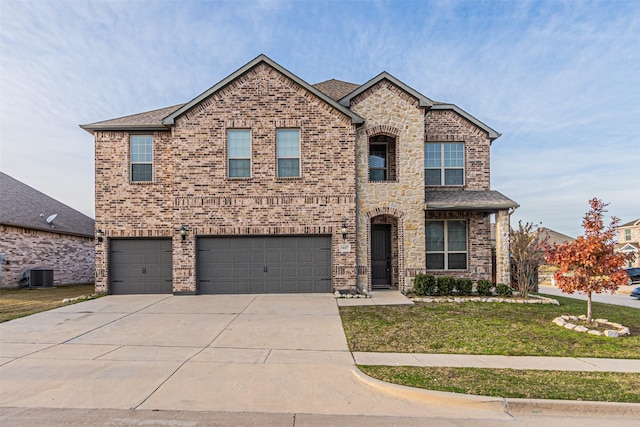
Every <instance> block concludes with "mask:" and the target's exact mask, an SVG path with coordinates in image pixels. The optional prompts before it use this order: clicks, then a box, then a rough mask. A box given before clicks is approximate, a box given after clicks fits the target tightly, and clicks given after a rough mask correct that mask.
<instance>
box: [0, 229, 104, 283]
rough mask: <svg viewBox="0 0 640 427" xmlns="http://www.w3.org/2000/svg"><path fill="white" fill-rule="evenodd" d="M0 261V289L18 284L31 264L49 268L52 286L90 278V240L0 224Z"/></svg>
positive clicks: (91, 243) (92, 254) (89, 280)
mask: <svg viewBox="0 0 640 427" xmlns="http://www.w3.org/2000/svg"><path fill="white" fill-rule="evenodd" d="M0 247H1V248H2V252H3V255H4V257H5V260H6V261H8V263H6V262H5V263H3V264H2V265H1V266H0V268H2V274H1V275H0V276H1V278H2V280H1V281H0V288H16V287H18V286H19V282H20V279H21V278H22V272H23V271H25V270H27V269H29V268H35V267H48V268H52V269H53V281H54V285H74V284H85V283H93V281H94V239H93V237H81V236H74V235H68V234H62V233H56V232H49V231H43V230H33V229H29V228H23V227H15V226H11V225H0Z"/></svg>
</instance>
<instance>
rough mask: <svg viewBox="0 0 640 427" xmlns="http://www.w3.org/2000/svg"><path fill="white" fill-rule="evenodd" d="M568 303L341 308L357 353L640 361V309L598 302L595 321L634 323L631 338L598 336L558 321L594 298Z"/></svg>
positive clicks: (562, 300) (579, 311)
mask: <svg viewBox="0 0 640 427" xmlns="http://www.w3.org/2000/svg"><path fill="white" fill-rule="evenodd" d="M556 299H557V300H558V301H559V302H560V305H559V306H557V305H543V304H507V303H479V302H477V303H476V302H471V303H416V305H415V306H413V307H412V306H355V307H340V315H341V317H342V324H343V326H344V330H345V334H346V336H347V341H348V343H349V347H350V349H351V351H365V352H366V351H372V352H397V353H452V354H498V355H508V356H564V357H603V358H624V359H640V310H638V309H637V308H631V307H621V306H615V305H610V304H601V303H593V313H594V317H595V318H606V319H609V320H610V321H615V322H619V323H621V324H623V325H625V326H629V328H630V330H631V335H630V336H625V337H619V338H606V337H597V336H593V335H589V334H583V333H577V332H574V331H570V330H567V329H564V328H561V327H559V326H556V325H554V324H552V323H551V321H552V320H553V319H554V318H555V317H557V316H560V315H562V314H569V315H580V314H584V313H585V312H586V302H584V301H579V300H575V299H571V298H562V297H557V298H556Z"/></svg>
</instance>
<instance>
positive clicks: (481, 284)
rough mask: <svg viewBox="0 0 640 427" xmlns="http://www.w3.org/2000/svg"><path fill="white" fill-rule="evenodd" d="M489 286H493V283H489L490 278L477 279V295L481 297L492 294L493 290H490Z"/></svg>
mask: <svg viewBox="0 0 640 427" xmlns="http://www.w3.org/2000/svg"><path fill="white" fill-rule="evenodd" d="M491 288H493V283H491V281H490V280H478V283H477V291H478V295H480V296H483V297H490V296H492V295H493V292H491Z"/></svg>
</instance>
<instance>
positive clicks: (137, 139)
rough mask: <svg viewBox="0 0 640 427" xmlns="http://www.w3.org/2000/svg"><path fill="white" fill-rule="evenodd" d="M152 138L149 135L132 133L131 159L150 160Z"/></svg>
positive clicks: (134, 160)
mask: <svg viewBox="0 0 640 427" xmlns="http://www.w3.org/2000/svg"><path fill="white" fill-rule="evenodd" d="M152 141H153V138H152V137H151V136H150V135H133V136H131V161H132V162H135V163H138V162H151V160H152V152H153V150H152V147H153V143H152Z"/></svg>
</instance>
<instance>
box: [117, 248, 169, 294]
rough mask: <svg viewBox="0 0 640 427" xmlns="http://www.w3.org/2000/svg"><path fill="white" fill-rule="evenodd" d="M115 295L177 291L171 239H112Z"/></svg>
mask: <svg viewBox="0 0 640 427" xmlns="http://www.w3.org/2000/svg"><path fill="white" fill-rule="evenodd" d="M109 260H110V267H109V273H110V284H109V291H110V292H111V293H112V294H144V293H171V292H173V283H172V280H173V269H172V251H171V240H170V239H121V240H118V239H116V240H111V241H110V254H109Z"/></svg>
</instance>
